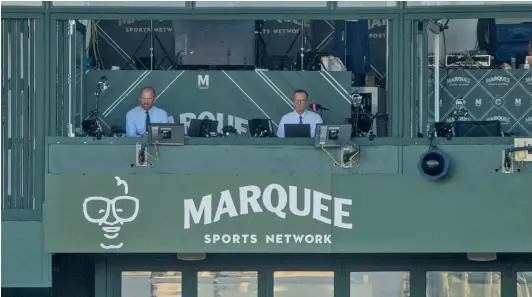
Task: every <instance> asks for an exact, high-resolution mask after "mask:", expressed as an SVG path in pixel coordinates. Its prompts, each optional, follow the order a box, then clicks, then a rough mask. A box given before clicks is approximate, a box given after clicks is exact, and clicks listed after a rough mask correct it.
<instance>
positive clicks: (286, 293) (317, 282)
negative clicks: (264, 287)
mask: <svg viewBox="0 0 532 297" xmlns="http://www.w3.org/2000/svg"><path fill="white" fill-rule="evenodd" d="M273 286H274V287H273V292H274V293H273V295H274V297H294V296H307V297H333V296H334V272H332V271H275V272H274V273H273Z"/></svg>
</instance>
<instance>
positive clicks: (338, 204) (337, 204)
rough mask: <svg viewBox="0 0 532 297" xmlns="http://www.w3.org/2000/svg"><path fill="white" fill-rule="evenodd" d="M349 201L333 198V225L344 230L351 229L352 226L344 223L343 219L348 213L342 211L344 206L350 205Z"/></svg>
mask: <svg viewBox="0 0 532 297" xmlns="http://www.w3.org/2000/svg"><path fill="white" fill-rule="evenodd" d="M352 203H353V201H351V199H343V198H334V225H335V226H336V227H340V228H344V229H353V224H351V223H345V222H344V221H343V218H346V217H349V212H347V211H344V210H343V206H344V205H351V204H352Z"/></svg>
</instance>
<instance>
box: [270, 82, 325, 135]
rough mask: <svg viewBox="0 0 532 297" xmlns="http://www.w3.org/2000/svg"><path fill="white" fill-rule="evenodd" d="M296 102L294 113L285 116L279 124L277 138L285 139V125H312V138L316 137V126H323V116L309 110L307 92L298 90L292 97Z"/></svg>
mask: <svg viewBox="0 0 532 297" xmlns="http://www.w3.org/2000/svg"><path fill="white" fill-rule="evenodd" d="M292 98H293V101H294V111H292V112H290V113H287V114H285V115H284V116H283V117H282V118H281V121H280V122H279V127H278V128H277V137H279V138H284V137H285V136H284V125H285V124H310V136H311V137H314V135H315V133H316V125H317V124H322V123H323V120H322V119H321V116H320V115H319V114H317V113H315V112H312V111H310V110H308V94H307V92H306V91H305V90H296V91H295V92H294V95H293V96H292Z"/></svg>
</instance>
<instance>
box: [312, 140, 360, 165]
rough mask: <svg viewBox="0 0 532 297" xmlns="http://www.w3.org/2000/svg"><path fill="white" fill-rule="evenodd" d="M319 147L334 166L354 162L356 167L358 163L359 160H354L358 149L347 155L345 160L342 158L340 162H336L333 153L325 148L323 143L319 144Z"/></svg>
mask: <svg viewBox="0 0 532 297" xmlns="http://www.w3.org/2000/svg"><path fill="white" fill-rule="evenodd" d="M321 149H322V151H324V152H325V153H326V154H327V155H328V156H329V157H330V158H331V159H332V160H333V164H334V166H337V167H344V166H348V165H349V164H350V163H354V164H355V165H356V166H357V167H358V166H359V165H360V163H359V161H358V160H355V158H356V156H358V154H359V153H360V151H358V150H357V151H355V152H354V153H353V154H352V155H351V156H349V157H348V159H347V162H344V160H342V162H338V161H337V160H336V158H334V157H333V155H332V154H331V153H330V152H329V151H328V150H327V149H326V148H325V146H324V145H322V146H321Z"/></svg>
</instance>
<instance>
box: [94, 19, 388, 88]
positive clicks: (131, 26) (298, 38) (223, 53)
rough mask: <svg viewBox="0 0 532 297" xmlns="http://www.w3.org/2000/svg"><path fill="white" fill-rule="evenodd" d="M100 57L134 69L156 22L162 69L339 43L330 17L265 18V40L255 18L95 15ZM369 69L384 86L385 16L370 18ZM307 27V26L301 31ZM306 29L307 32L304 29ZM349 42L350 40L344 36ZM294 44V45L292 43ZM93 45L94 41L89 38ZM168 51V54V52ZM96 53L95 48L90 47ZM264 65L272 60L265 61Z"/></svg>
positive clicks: (228, 62)
mask: <svg viewBox="0 0 532 297" xmlns="http://www.w3.org/2000/svg"><path fill="white" fill-rule="evenodd" d="M94 22H95V23H96V28H97V34H96V36H97V39H98V46H97V48H98V51H99V58H101V59H102V60H103V65H104V67H105V69H111V66H119V67H120V68H121V69H127V70H143V69H144V68H143V67H140V68H136V66H138V65H135V63H133V62H131V61H133V60H134V56H137V57H139V58H142V57H144V58H147V57H149V56H150V50H149V49H150V35H149V32H150V30H151V28H152V27H151V25H152V24H153V31H154V32H155V34H154V36H155V38H154V56H155V59H156V61H158V62H159V63H160V64H161V68H162V69H172V67H171V66H172V65H171V63H170V60H169V59H170V58H171V59H172V60H173V61H174V63H180V62H182V63H183V65H191V64H199V65H208V64H210V65H243V64H244V59H245V61H246V64H247V65H252V64H253V63H254V62H255V55H254V54H255V46H256V45H257V42H259V46H260V51H259V52H260V54H261V55H265V56H269V57H272V56H277V57H279V56H285V55H286V56H288V57H291V58H292V61H294V60H295V59H298V58H299V56H298V55H297V53H298V51H300V49H301V47H303V48H304V49H305V51H310V50H315V51H317V52H324V53H330V52H331V50H332V48H333V45H334V43H335V41H334V37H335V34H334V32H335V26H334V22H333V21H329V20H315V21H302V20H267V21H264V22H263V25H262V33H261V34H260V37H261V38H262V41H263V42H264V43H263V44H262V43H261V41H258V38H256V37H258V35H257V34H255V32H254V31H255V30H254V29H255V21H234V20H224V21H159V20H154V21H153V23H151V22H150V21H136V20H96V21H94ZM367 24H368V34H369V48H370V52H371V56H370V65H371V71H372V72H373V74H375V76H376V78H377V81H378V82H380V86H382V87H384V86H385V82H386V75H387V66H386V65H387V25H388V22H387V20H385V19H377V20H368V21H367ZM302 29H303V30H304V31H303V30H302ZM303 33H306V34H303ZM346 41H347V42H349V40H346ZM292 43H293V46H292V47H290V45H291V44H292ZM91 46H94V44H92V43H91ZM166 53H167V54H168V56H169V57H166ZM90 54H91V55H93V51H91V52H90ZM263 58H264V57H263ZM264 67H265V68H267V67H271V65H269V64H267V65H264Z"/></svg>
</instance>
